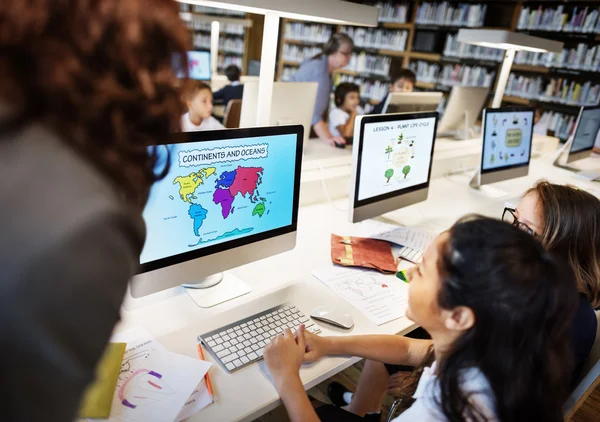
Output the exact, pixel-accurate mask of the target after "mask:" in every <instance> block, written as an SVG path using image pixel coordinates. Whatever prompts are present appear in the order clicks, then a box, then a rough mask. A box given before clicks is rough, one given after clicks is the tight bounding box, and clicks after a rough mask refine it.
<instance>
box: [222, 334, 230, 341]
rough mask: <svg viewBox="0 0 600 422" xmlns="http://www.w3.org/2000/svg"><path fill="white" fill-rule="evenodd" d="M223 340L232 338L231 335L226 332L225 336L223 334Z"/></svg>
mask: <svg viewBox="0 0 600 422" xmlns="http://www.w3.org/2000/svg"><path fill="white" fill-rule="evenodd" d="M222 338H223V340H227V341H229V340H231V337H229V336H228V335H227V334H225V335H224V336H222Z"/></svg>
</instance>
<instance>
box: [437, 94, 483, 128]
mask: <svg viewBox="0 0 600 422" xmlns="http://www.w3.org/2000/svg"><path fill="white" fill-rule="evenodd" d="M489 93H490V89H489V88H482V87H473V86H455V87H453V88H452V91H450V97H449V98H448V103H447V105H446V110H445V111H444V114H443V115H442V117H441V119H440V125H439V129H438V134H437V136H438V137H453V138H455V139H469V138H471V137H473V136H474V132H473V126H474V125H475V122H476V121H477V118H478V117H479V113H481V110H483V107H484V106H485V102H486V100H487V99H488V96H489Z"/></svg>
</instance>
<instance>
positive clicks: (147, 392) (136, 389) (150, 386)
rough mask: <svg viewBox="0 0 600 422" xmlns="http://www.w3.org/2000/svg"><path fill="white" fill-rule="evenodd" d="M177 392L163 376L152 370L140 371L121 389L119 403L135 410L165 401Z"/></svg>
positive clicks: (134, 373) (126, 381)
mask: <svg viewBox="0 0 600 422" xmlns="http://www.w3.org/2000/svg"><path fill="white" fill-rule="evenodd" d="M175 393H176V392H175V391H174V390H173V389H172V388H171V387H170V386H169V385H168V384H167V383H165V382H164V380H163V379H162V375H161V374H159V373H158V372H155V371H152V370H150V369H138V370H136V371H135V372H133V374H132V375H131V376H130V377H129V378H128V379H127V380H125V382H124V383H123V384H122V385H121V387H120V388H119V392H118V394H119V401H120V402H121V404H122V405H123V406H126V407H128V408H130V409H135V408H137V407H138V406H143V405H148V404H152V403H156V402H158V401H160V400H163V399H164V398H166V397H167V396H170V395H173V394H175Z"/></svg>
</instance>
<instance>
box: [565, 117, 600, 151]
mask: <svg viewBox="0 0 600 422" xmlns="http://www.w3.org/2000/svg"><path fill="white" fill-rule="evenodd" d="M589 110H600V105H597V106H583V107H581V109H580V110H579V116H577V126H576V127H575V132H573V142H571V146H570V147H569V155H571V154H579V153H580V152H586V151H592V150H593V149H594V145H595V144H596V141H595V140H594V142H592V145H591V146H590V147H589V148H583V149H578V150H577V151H573V145H575V138H577V132H578V131H579V129H580V126H581V125H580V123H581V118H582V117H583V113H585V112H586V111H589ZM597 137H598V134H597V133H596V138H597Z"/></svg>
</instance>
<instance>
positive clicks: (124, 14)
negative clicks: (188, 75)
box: [0, 0, 190, 207]
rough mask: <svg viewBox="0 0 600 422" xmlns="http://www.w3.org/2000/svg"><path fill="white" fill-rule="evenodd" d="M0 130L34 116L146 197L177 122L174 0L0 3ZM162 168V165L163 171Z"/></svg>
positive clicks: (178, 31) (184, 35) (185, 37)
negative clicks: (4, 110)
mask: <svg viewBox="0 0 600 422" xmlns="http://www.w3.org/2000/svg"><path fill="white" fill-rule="evenodd" d="M0 28H1V30H0V101H3V102H5V103H6V104H7V105H9V107H10V110H11V112H12V113H13V114H12V115H11V117H10V118H9V119H8V120H5V121H3V122H0V130H1V131H4V132H6V131H8V130H15V129H17V130H18V129H19V128H20V127H23V126H25V125H26V124H29V123H33V122H41V123H42V124H45V125H46V126H47V127H49V128H50V129H51V130H53V131H54V132H56V133H57V134H58V135H59V136H61V138H62V139H63V140H64V142H65V143H67V144H68V145H70V146H71V147H73V148H74V149H75V150H77V151H78V152H79V153H80V154H82V155H83V156H84V157H86V158H87V159H88V160H90V161H91V162H92V163H93V164H94V165H96V166H97V168H99V170H100V171H102V173H103V174H105V175H106V176H107V177H108V178H109V179H110V180H111V181H112V182H113V183H114V185H115V187H116V188H117V189H119V190H120V191H121V192H122V193H123V194H124V195H125V197H126V198H128V199H129V200H130V201H131V202H133V203H134V204H137V205H138V206H140V207H141V206H143V204H144V203H145V202H146V200H147V197H148V191H149V189H150V186H151V185H152V183H154V181H156V179H157V178H159V177H161V175H156V174H155V169H154V167H155V164H156V155H155V154H152V153H148V146H151V145H156V144H157V143H159V142H160V141H164V139H165V138H166V137H168V136H169V134H170V133H171V132H173V131H176V130H179V124H180V123H179V121H180V120H179V119H180V116H181V114H182V113H183V112H184V110H183V105H182V103H181V94H182V92H181V88H178V87H180V86H181V85H182V84H180V83H179V81H178V78H177V75H178V74H179V73H180V71H182V70H183V71H184V72H185V71H186V70H187V55H186V51H187V50H188V49H189V44H190V36H189V34H188V32H187V29H186V28H185V25H184V23H183V22H182V21H181V19H180V18H179V13H178V8H177V3H176V2H175V1H173V0H16V1H4V2H1V3H0ZM162 173H164V169H163V171H162Z"/></svg>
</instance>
